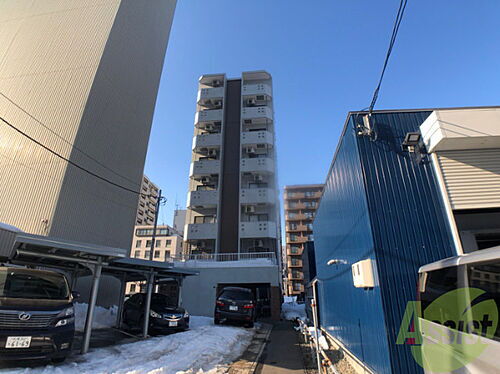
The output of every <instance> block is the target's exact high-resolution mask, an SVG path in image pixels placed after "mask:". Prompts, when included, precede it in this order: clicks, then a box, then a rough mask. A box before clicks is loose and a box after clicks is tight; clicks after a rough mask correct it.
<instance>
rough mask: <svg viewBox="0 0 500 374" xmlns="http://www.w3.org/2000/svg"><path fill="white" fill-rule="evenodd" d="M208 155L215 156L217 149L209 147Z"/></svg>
mask: <svg viewBox="0 0 500 374" xmlns="http://www.w3.org/2000/svg"><path fill="white" fill-rule="evenodd" d="M208 155H209V156H217V150H216V149H209V150H208Z"/></svg>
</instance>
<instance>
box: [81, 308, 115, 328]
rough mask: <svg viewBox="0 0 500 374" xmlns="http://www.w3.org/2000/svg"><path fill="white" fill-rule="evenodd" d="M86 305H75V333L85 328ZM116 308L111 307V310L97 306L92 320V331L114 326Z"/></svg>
mask: <svg viewBox="0 0 500 374" xmlns="http://www.w3.org/2000/svg"><path fill="white" fill-rule="evenodd" d="M87 308H88V304H86V303H75V329H76V331H83V328H84V327H85V319H86V318H87ZM117 313H118V307H117V306H116V305H113V306H112V307H111V308H109V309H106V308H103V307H102V306H97V305H96V307H95V309H94V320H93V321H92V328H93V329H105V328H107V327H112V326H115V324H116V315H117Z"/></svg>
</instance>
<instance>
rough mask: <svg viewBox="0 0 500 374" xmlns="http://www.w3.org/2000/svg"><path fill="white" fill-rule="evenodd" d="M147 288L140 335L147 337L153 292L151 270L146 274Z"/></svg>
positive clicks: (152, 274)
mask: <svg viewBox="0 0 500 374" xmlns="http://www.w3.org/2000/svg"><path fill="white" fill-rule="evenodd" d="M147 282H148V288H147V293H146V300H145V301H146V302H145V303H144V325H143V326H142V337H143V338H147V337H148V326H149V311H150V309H151V295H152V294H153V283H154V273H153V271H152V270H151V272H150V273H149V276H148V280H147Z"/></svg>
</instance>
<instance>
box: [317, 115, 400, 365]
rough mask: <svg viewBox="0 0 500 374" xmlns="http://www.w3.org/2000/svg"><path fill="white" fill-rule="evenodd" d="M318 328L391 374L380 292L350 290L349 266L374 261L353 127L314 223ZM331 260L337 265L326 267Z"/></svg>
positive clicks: (344, 139) (330, 176)
mask: <svg viewBox="0 0 500 374" xmlns="http://www.w3.org/2000/svg"><path fill="white" fill-rule="evenodd" d="M313 228H314V239H315V240H314V245H315V250H316V267H317V278H318V280H319V287H318V288H319V294H320V302H319V305H320V314H321V324H322V327H323V328H325V329H326V330H327V331H328V332H329V333H330V334H331V335H332V336H334V337H335V338H337V339H338V340H340V341H341V342H342V343H343V344H344V345H345V346H346V348H347V349H348V350H349V351H351V352H352V353H354V354H355V355H356V356H357V357H358V358H359V359H360V360H362V361H364V362H365V364H367V365H368V366H369V367H370V368H372V369H373V370H374V371H376V372H377V373H390V360H389V349H388V345H387V338H386V332H385V327H384V316H383V310H382V302H381V293H380V288H379V287H376V288H375V289H373V290H368V291H365V290H363V289H358V288H354V286H353V280H352V274H351V265H352V264H353V263H355V262H357V261H359V260H363V259H366V258H372V259H375V253H374V244H373V239H372V233H371V228H370V221H369V215H368V206H367V202H366V193H365V188H364V183H363V173H362V170H361V163H360V160H359V156H358V151H357V146H356V136H355V132H354V130H353V127H352V125H350V126H348V127H347V129H346V132H345V134H344V136H343V138H342V139H341V143H340V145H339V147H338V150H337V154H336V158H335V160H334V163H333V165H332V168H331V170H330V172H329V174H328V177H327V180H326V185H325V191H324V194H323V198H322V200H321V204H320V206H319V208H318V211H317V215H316V218H315V220H314V227H313ZM331 259H337V260H339V261H341V262H340V263H338V264H337V265H330V266H328V265H327V262H328V261H329V260H331Z"/></svg>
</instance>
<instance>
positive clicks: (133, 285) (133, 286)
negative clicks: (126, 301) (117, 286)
mask: <svg viewBox="0 0 500 374" xmlns="http://www.w3.org/2000/svg"><path fill="white" fill-rule="evenodd" d="M130 292H135V284H131V285H130Z"/></svg>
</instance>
